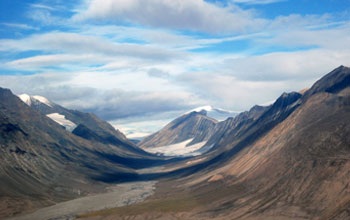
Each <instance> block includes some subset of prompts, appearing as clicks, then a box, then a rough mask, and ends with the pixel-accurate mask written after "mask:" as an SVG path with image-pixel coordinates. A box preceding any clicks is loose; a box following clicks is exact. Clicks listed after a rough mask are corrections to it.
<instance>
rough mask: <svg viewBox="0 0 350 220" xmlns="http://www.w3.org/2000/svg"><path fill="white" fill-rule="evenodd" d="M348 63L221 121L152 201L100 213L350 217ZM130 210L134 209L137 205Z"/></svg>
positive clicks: (337, 219) (187, 216)
mask: <svg viewBox="0 0 350 220" xmlns="http://www.w3.org/2000/svg"><path fill="white" fill-rule="evenodd" d="M349 79H350V68H348V67H344V66H340V67H338V68H337V69H335V70H333V71H332V72H330V73H328V74H327V75H326V76H324V77H322V78H321V79H320V80H318V81H317V82H316V83H315V84H314V85H313V86H312V87H311V88H310V89H309V90H307V91H306V92H305V93H304V94H300V93H296V92H292V93H283V94H282V95H281V96H280V97H279V98H278V99H277V100H276V101H275V103H273V104H272V105H271V106H268V107H253V108H252V109H251V110H250V111H248V112H244V113H241V114H240V115H238V116H237V117H235V118H229V119H227V120H225V121H223V122H220V123H216V124H217V127H218V124H220V126H219V127H220V129H217V130H216V131H215V132H216V134H215V133H214V134H212V136H211V138H210V139H212V140H210V139H209V140H208V142H210V141H213V143H214V144H215V146H214V147H213V149H212V150H211V151H208V152H207V153H205V154H202V155H200V156H198V157H194V158H190V159H188V161H187V162H185V163H184V162H182V163H181V164H180V163H178V164H177V166H176V167H175V168H174V167H173V169H171V167H170V166H167V167H166V168H167V169H168V170H170V172H169V173H168V179H167V180H164V181H162V182H160V183H159V184H158V185H157V187H158V188H157V192H156V194H155V195H154V196H153V197H152V198H151V199H149V200H148V201H146V202H144V203H142V204H138V205H133V206H129V207H122V208H119V209H114V210H108V212H107V211H106V212H99V213H92V214H90V215H89V216H90V217H94V216H100V217H98V219H128V218H131V219H146V218H148V219H189V220H191V219H247V220H248V219H249V220H255V219H279V220H289V219H293V220H294V219H297V220H301V219H317V220H328V219H332V220H333V219H335V220H343V219H344V220H345V219H349V218H350V188H349V186H350V175H349V169H350V160H349V158H350V81H349ZM131 210H132V211H131Z"/></svg>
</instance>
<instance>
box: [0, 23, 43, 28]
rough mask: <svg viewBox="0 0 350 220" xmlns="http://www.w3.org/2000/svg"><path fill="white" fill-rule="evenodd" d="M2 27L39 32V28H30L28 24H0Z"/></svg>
mask: <svg viewBox="0 0 350 220" xmlns="http://www.w3.org/2000/svg"><path fill="white" fill-rule="evenodd" d="M0 24H1V25H4V26H7V27H11V28H18V29H24V30H39V28H36V27H33V26H30V25H28V24H18V23H6V22H4V23H0Z"/></svg>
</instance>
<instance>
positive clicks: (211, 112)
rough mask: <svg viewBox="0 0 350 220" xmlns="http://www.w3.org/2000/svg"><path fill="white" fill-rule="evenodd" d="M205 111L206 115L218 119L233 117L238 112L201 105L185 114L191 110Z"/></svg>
mask: <svg viewBox="0 0 350 220" xmlns="http://www.w3.org/2000/svg"><path fill="white" fill-rule="evenodd" d="M201 111H206V115H207V116H208V117H210V118H214V119H216V120H218V121H223V120H225V119H227V118H229V117H235V116H236V115H237V114H238V113H239V112H236V111H230V110H226V109H222V108H215V107H213V106H211V105H206V106H201V107H198V108H195V109H192V110H190V111H188V112H186V113H185V114H189V113H191V112H201Z"/></svg>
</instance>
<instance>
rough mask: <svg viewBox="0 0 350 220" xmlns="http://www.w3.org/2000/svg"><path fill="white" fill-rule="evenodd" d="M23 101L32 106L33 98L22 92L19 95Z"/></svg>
mask: <svg viewBox="0 0 350 220" xmlns="http://www.w3.org/2000/svg"><path fill="white" fill-rule="evenodd" d="M17 96H18V97H19V98H20V99H21V100H22V102H24V103H26V104H27V105H29V106H31V105H32V99H31V98H30V96H29V95H28V94H21V95H17Z"/></svg>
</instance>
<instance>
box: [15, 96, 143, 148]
mask: <svg viewBox="0 0 350 220" xmlns="http://www.w3.org/2000/svg"><path fill="white" fill-rule="evenodd" d="M18 97H19V98H20V99H21V100H22V101H23V102H24V103H26V104H27V105H28V106H30V107H32V108H33V109H34V110H36V111H38V112H40V113H41V114H44V115H46V116H47V117H49V118H51V119H52V120H53V121H55V122H57V123H58V124H60V125H61V126H63V127H64V128H65V129H66V130H68V131H70V132H72V133H73V134H75V135H77V136H80V137H82V138H85V139H89V140H92V139H91V137H94V138H93V140H94V141H98V142H101V143H103V144H112V145H116V146H118V148H124V149H125V150H126V151H130V152H133V153H136V154H147V153H146V152H144V151H142V150H140V149H139V148H138V147H136V146H135V145H134V144H133V143H132V142H131V141H129V140H128V139H127V138H126V137H125V135H124V134H123V133H121V132H120V131H119V130H116V129H115V128H114V127H113V126H112V125H110V124H109V123H108V122H106V121H103V120H101V119H99V118H98V117H97V116H96V115H94V114H93V113H84V112H80V111H77V110H70V109H66V108H64V107H62V106H60V105H58V104H56V103H53V102H51V101H49V100H48V99H47V98H45V97H42V96H29V95H27V94H21V95H18ZM82 128H84V129H82ZM84 132H87V133H84Z"/></svg>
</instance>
